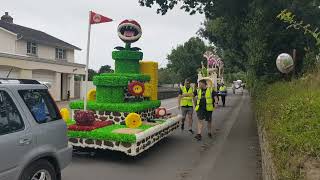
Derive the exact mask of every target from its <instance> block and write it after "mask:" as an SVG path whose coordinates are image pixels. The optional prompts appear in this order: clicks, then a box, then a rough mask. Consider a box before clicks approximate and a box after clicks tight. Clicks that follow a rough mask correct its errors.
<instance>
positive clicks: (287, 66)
mask: <svg viewBox="0 0 320 180" xmlns="http://www.w3.org/2000/svg"><path fill="white" fill-rule="evenodd" d="M276 65H277V68H278V70H279V71H280V72H282V73H284V74H288V73H290V72H291V71H292V70H293V68H294V62H293V59H292V57H291V56H290V55H289V54H286V53H282V54H280V55H279V56H278V57H277V61H276Z"/></svg>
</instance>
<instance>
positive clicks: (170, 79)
mask: <svg viewBox="0 0 320 180" xmlns="http://www.w3.org/2000/svg"><path fill="white" fill-rule="evenodd" d="M178 82H179V80H178V79H177V77H176V74H175V73H174V72H172V71H171V70H170V69H168V68H160V69H159V84H175V83H178Z"/></svg>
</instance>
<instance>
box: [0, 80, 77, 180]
mask: <svg viewBox="0 0 320 180" xmlns="http://www.w3.org/2000/svg"><path fill="white" fill-rule="evenodd" d="M71 159H72V148H71V147H70V146H68V138H67V126H66V124H65V122H64V121H63V120H62V119H61V115H60V113H59V110H58V108H57V106H56V104H55V102H54V100H53V99H52V97H51V96H50V94H49V93H48V89H47V87H46V86H45V85H42V84H40V83H39V82H38V81H34V80H16V79H0V180H58V179H61V170H62V169H63V168H65V167H66V166H67V165H68V164H69V163H70V162H71Z"/></svg>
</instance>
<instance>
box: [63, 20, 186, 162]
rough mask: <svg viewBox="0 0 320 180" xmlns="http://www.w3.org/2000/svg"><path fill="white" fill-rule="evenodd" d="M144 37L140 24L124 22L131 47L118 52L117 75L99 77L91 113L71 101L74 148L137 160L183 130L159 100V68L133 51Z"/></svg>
mask: <svg viewBox="0 0 320 180" xmlns="http://www.w3.org/2000/svg"><path fill="white" fill-rule="evenodd" d="M141 34H142V31H141V27H140V25H139V24H138V23H137V22H136V21H134V20H125V21H123V22H122V23H120V25H119V26H118V35H119V37H120V39H121V40H122V41H124V42H125V43H126V46H125V47H116V48H115V49H116V50H115V51H113V52H112V58H113V59H114V60H115V73H108V74H100V75H97V76H95V77H94V80H93V83H94V85H95V86H96V89H95V90H90V91H89V92H88V102H87V111H84V110H83V109H84V102H83V101H74V102H71V103H70V108H71V110H72V113H71V114H72V117H73V118H74V120H67V125H68V130H69V131H68V136H69V143H70V144H71V145H72V146H74V147H82V148H95V149H108V150H114V151H121V152H124V153H126V154H127V155H130V156H136V155H138V154H140V153H142V152H143V151H145V150H147V149H149V148H150V147H151V146H153V145H154V144H155V143H157V142H159V141H160V140H161V139H163V138H164V137H166V136H168V135H169V134H170V133H172V132H173V131H174V130H175V129H177V128H178V127H179V122H180V120H181V117H180V116H174V115H171V114H168V113H167V111H166V109H165V108H162V107H160V105H161V102H160V101H159V100H158V99H157V94H158V92H157V91H158V89H157V88H158V77H157V76H158V64H157V63H156V62H150V61H141V60H142V58H143V53H142V52H140V48H138V47H131V43H133V42H135V41H137V40H138V39H139V38H140V37H141Z"/></svg>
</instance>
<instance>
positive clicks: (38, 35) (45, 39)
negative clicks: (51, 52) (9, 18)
mask: <svg viewBox="0 0 320 180" xmlns="http://www.w3.org/2000/svg"><path fill="white" fill-rule="evenodd" d="M0 27H1V28H3V29H6V30H7V31H10V32H12V33H15V34H17V35H18V38H19V39H20V38H21V39H23V40H26V41H32V42H36V43H39V44H44V45H49V46H55V47H61V48H66V49H76V50H81V49H80V48H79V47H77V46H74V45H72V44H69V43H67V42H64V41H62V40H60V39H58V38H55V37H53V36H51V35H49V34H47V33H44V32H42V31H38V30H35V29H31V28H27V27H24V26H20V25H17V24H13V23H7V22H5V21H2V20H0Z"/></svg>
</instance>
